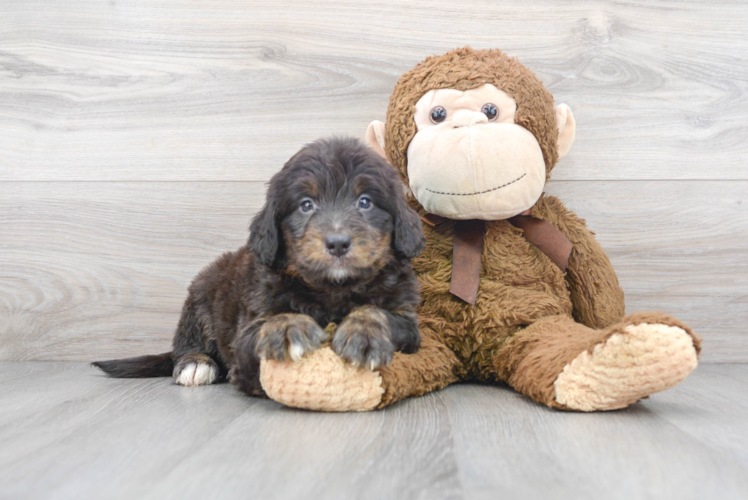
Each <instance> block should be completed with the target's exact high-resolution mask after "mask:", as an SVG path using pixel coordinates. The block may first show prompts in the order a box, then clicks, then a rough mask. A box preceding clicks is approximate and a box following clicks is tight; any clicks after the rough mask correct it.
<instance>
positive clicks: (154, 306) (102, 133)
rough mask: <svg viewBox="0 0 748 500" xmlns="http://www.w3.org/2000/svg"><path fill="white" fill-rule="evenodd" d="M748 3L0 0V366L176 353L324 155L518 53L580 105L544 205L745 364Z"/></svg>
mask: <svg viewBox="0 0 748 500" xmlns="http://www.w3.org/2000/svg"><path fill="white" fill-rule="evenodd" d="M747 19H748V4H746V3H745V2H730V1H720V2H701V3H696V2H670V1H664V0H663V1H654V2H649V1H643V0H639V1H634V2H626V3H621V2H612V1H610V2H605V1H594V2H554V1H551V0H531V1H519V0H507V1H503V2H485V1H481V0H467V1H464V2H459V3H455V2H451V1H447V0H436V1H433V2H426V1H424V0H417V1H413V2H399V1H397V0H386V1H381V2H376V3H371V2H369V3H366V2H348V1H343V0H320V1H317V2H308V1H307V0H293V1H285V2H271V1H269V0H262V1H257V0H211V1H207V0H178V1H166V0H148V1H145V0H116V1H111V2H105V1H100V0H83V1H80V2H76V5H75V8H70V7H69V6H68V5H65V4H61V3H59V2H54V1H51V0H29V1H24V2H12V1H2V0H0V131H1V132H0V359H5V360H28V359H57V360H69V359H73V360H83V359H86V360H91V359H96V358H102V357H115V356H124V355H130V354H138V353H144V352H158V351H163V350H166V349H168V347H169V344H170V339H171V336H172V332H173V329H174V326H175V325H176V321H177V317H178V314H179V310H180V308H181V303H182V301H183V299H184V297H185V294H186V288H187V285H188V284H189V282H190V280H191V279H192V277H193V276H194V275H195V274H196V273H197V272H198V271H199V269H201V268H202V267H203V266H204V265H205V264H207V263H208V262H210V261H211V260H212V259H214V258H215V257H216V256H218V255H219V254H220V253H221V252H223V251H226V250H232V249H234V248H236V247H238V246H239V245H241V244H242V243H243V242H244V241H245V238H246V227H247V223H248V222H249V219H250V217H251V216H252V215H253V214H254V213H255V212H256V211H257V210H258V209H259V207H260V205H261V204H262V201H263V197H264V189H265V188H264V183H265V182H267V180H268V179H269V178H270V176H271V175H272V174H273V173H274V172H276V171H277V170H278V169H279V168H280V166H281V165H282V164H283V163H284V162H285V161H286V160H287V159H288V158H289V157H290V156H291V154H293V153H294V152H295V151H296V150H298V148H299V147H300V146H301V145H302V144H304V143H305V142H308V141H311V140H313V139H315V138H317V137H319V136H323V135H330V134H350V135H355V136H362V135H363V132H364V130H365V128H366V125H367V124H368V123H369V122H370V121H371V120H373V119H384V113H385V109H386V107H387V101H388V97H389V94H390V92H391V90H392V87H393V85H394V83H395V81H396V80H397V78H398V76H399V75H400V74H401V73H402V72H403V71H406V70H408V69H409V68H411V67H412V66H413V65H414V64H416V63H417V62H418V61H420V60H421V59H423V58H424V57H426V56H427V55H430V54H434V53H441V52H444V51H446V50H448V49H451V48H454V47H458V46H461V45H466V44H470V45H473V46H475V47H479V48H482V47H499V48H501V49H503V50H505V51H507V52H508V53H510V54H511V55H515V56H517V57H519V58H520V59H521V60H522V61H523V62H524V63H526V64H527V65H528V66H530V67H531V68H532V69H534V70H535V71H536V72H537V73H538V75H539V76H540V77H541V79H542V80H543V81H544V82H545V83H546V84H547V85H548V87H549V88H550V89H551V91H552V92H553V93H554V95H555V96H556V99H557V100H558V101H559V102H566V103H567V104H569V105H570V106H571V107H572V109H573V110H574V113H575V117H576V121H577V126H578V133H577V140H576V143H575V145H574V148H573V149H572V151H571V153H570V154H569V155H568V156H567V157H566V158H564V159H563V160H562V162H561V163H560V164H559V165H558V167H557V168H556V169H555V170H554V173H553V178H554V181H553V182H552V183H551V185H550V186H549V187H548V190H549V191H550V192H552V193H555V194H558V195H559V196H560V197H561V198H562V200H563V201H564V202H566V203H567V204H568V205H569V206H570V207H571V208H572V209H575V210H577V211H578V213H579V214H580V215H581V216H582V217H584V218H586V219H587V220H588V221H589V223H590V226H591V227H592V228H593V229H594V230H596V231H597V232H598V233H599V239H600V241H601V242H602V243H603V245H604V247H605V248H606V249H607V251H608V252H609V253H610V255H611V258H612V260H613V263H614V265H615V266H616V269H617V270H618V273H619V276H620V278H621V282H622V285H623V287H624V289H625V291H626V294H627V303H628V310H629V312H633V311H637V310H649V309H655V310H658V309H659V310H663V311H666V312H670V313H673V314H675V315H676V316H678V317H679V318H681V319H683V320H684V321H686V322H688V323H689V324H691V325H692V326H693V327H694V328H695V329H696V330H697V332H699V333H700V334H702V335H703V336H704V337H705V340H706V342H705V350H704V357H703V359H704V360H705V361H716V362H746V361H748V336H747V335H746V332H745V325H746V324H748V299H746V297H748V269H747V268H746V265H747V264H746V262H748V248H747V245H748V213H747V212H746V208H745V207H746V204H747V203H748V173H747V172H748V169H746V167H745V166H746V164H748V140H746V138H747V137H748V135H747V133H748V132H747V129H746V125H745V116H746V115H748V94H747V92H746V90H747V88H748V23H746V20H747Z"/></svg>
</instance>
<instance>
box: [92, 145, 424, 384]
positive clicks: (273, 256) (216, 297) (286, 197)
mask: <svg viewBox="0 0 748 500" xmlns="http://www.w3.org/2000/svg"><path fill="white" fill-rule="evenodd" d="M423 245H424V238H423V233H422V231H421V222H420V219H419V217H418V215H417V214H416V213H415V212H414V211H413V210H411V209H410V208H408V206H407V204H406V200H405V195H404V193H403V187H402V183H401V181H400V179H399V177H398V174H397V173H396V171H395V169H394V168H392V167H391V166H390V165H389V164H388V163H387V162H386V161H385V160H383V159H381V158H380V157H379V156H378V155H377V154H376V153H374V152H373V151H371V150H370V149H369V148H368V147H367V146H365V145H363V144H362V143H360V142H359V141H356V140H354V139H330V140H318V141H316V142H313V143H311V144H309V145H307V146H305V147H304V148H303V149H302V150H301V151H299V152H298V153H297V154H296V155H295V156H294V157H293V158H291V159H290V160H289V161H288V163H286V165H285V166H284V167H283V169H282V170H281V171H280V172H279V173H278V174H276V175H275V176H274V177H273V178H272V179H271V181H270V187H269V189H268V194H267V201H266V203H265V206H264V207H263V209H262V210H261V211H260V213H258V214H257V216H256V217H255V218H254V220H253V221H252V224H251V226H250V236H249V242H248V244H247V246H246V247H243V248H241V249H239V250H237V251H236V252H232V253H227V254H224V255H223V256H221V257H220V258H219V259H218V260H216V261H215V262H213V263H212V264H211V265H209V266H208V267H207V268H205V269H204V270H203V271H202V272H200V274H199V275H198V276H197V277H196V278H195V280H194V281H193V282H192V285H191V286H190V288H189V295H188V297H187V301H186V302H185V304H184V308H183V310H182V316H181V319H180V321H179V325H178V326H177V331H176V334H175V336H174V343H173V350H172V352H168V353H164V354H159V355H152V356H141V357H136V358H127V359H120V360H113V361H99V362H96V363H94V365H95V366H97V367H99V368H101V369H102V370H103V371H104V372H106V373H108V374H109V375H111V376H113V377H158V376H168V375H173V377H174V380H175V381H176V382H177V383H179V384H182V385H203V384H210V383H212V382H214V381H218V380H221V379H224V378H226V377H227V376H228V378H229V379H230V380H231V382H232V383H233V384H234V385H236V386H237V387H238V388H239V389H241V390H242V391H244V392H246V393H248V394H251V395H256V396H260V395H263V394H264V393H263V391H262V388H261V387H260V380H259V367H260V359H261V358H268V359H276V360H287V359H292V360H296V359H299V358H300V357H301V356H303V355H304V354H306V353H308V352H311V351H313V350H315V349H317V348H318V347H319V346H320V345H321V344H323V343H324V342H326V341H327V340H331V343H332V348H333V350H334V351H335V352H337V353H338V354H339V355H340V356H341V357H342V358H344V359H346V360H347V361H349V362H351V363H353V364H354V365H357V366H363V367H366V368H369V369H374V368H376V367H378V366H383V365H387V364H389V362H390V361H391V360H392V355H393V353H394V351H403V352H406V353H413V352H415V351H417V350H418V347H419V342H420V340H419V339H420V338H419V335H418V317H417V315H416V313H415V307H416V306H417V305H418V302H419V294H418V281H417V279H416V277H415V275H414V274H413V269H412V267H411V262H410V259H411V258H412V257H415V256H416V255H418V254H419V253H420V252H421V250H422V249H423ZM329 323H335V324H337V325H338V328H337V329H336V331H335V334H334V336H333V338H332V339H328V338H327V334H326V333H325V330H324V328H325V327H326V326H327V325H328V324H329Z"/></svg>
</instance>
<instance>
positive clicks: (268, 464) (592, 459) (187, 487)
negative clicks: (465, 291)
mask: <svg viewBox="0 0 748 500" xmlns="http://www.w3.org/2000/svg"><path fill="white" fill-rule="evenodd" d="M747 377H748V366H747V365H726V364H722V365H705V366H702V367H700V368H698V369H697V370H696V371H695V372H694V373H693V374H692V375H691V376H690V377H689V378H688V379H687V380H686V381H685V382H684V383H682V384H681V385H679V386H678V387H676V388H674V389H671V390H669V391H665V392H663V393H660V394H655V395H654V396H652V397H651V398H650V399H648V400H645V401H643V402H641V403H638V404H635V405H633V406H632V407H630V408H629V409H627V410H623V411H617V412H608V413H596V414H580V413H567V412H560V411H554V410H549V409H548V408H544V407H541V406H538V405H536V404H535V403H532V402H531V401H529V400H527V399H526V398H523V397H521V396H519V395H518V394H517V393H515V392H513V391H511V390H509V389H508V388H504V387H490V386H478V385H469V384H465V385H456V386H451V387H449V388H447V389H445V390H443V391H440V392H436V393H432V394H429V395H427V396H424V397H421V398H415V399H410V400H406V401H404V402H402V403H399V404H397V405H394V406H391V407H389V408H386V409H384V410H381V411H376V412H370V413H361V414H323V413H314V412H306V411H298V410H293V409H289V408H285V407H282V406H280V405H279V404H277V403H275V402H273V401H269V400H261V399H253V398H248V397H246V396H243V395H241V394H239V393H238V392H237V391H236V390H234V388H233V387H231V386H230V385H228V384H221V385H214V386H208V387H191V388H186V387H180V386H176V385H174V384H173V383H172V382H171V380H170V379H167V378H162V379H140V380H137V379H130V380H122V379H110V378H106V377H104V376H103V375H102V374H100V373H98V372H97V371H95V370H93V369H92V368H90V367H88V366H87V365H85V364H82V363H53V362H46V363H41V362H24V363H12V362H1V363H0V392H1V393H2V394H3V404H2V405H0V492H1V493H0V496H2V497H4V498H123V499H124V498H148V499H149V498H201V499H213V498H236V497H241V498H263V499H268V500H272V499H276V498H277V499H296V498H299V499H302V498H303V499H318V498H325V499H350V498H360V499H385V498H386V499H397V498H407V499H413V498H417V499H435V500H439V499H462V498H464V499H483V498H486V499H488V498H525V499H528V500H533V499H540V498H559V499H567V498H568V499H598V498H611V499H627V500H632V499H633V500H636V499H649V498H684V499H692V498H694V499H695V498H720V499H725V500H732V499H742V498H745V497H746V495H748V480H746V477H747V474H746V473H747V472H748V456H746V454H745V449H746V446H745V444H746V443H748V421H746V419H745V418H744V416H745V412H746V410H747V409H748V399H747V398H746V395H745V394H746V391H745V389H746V382H745V381H746V379H747Z"/></svg>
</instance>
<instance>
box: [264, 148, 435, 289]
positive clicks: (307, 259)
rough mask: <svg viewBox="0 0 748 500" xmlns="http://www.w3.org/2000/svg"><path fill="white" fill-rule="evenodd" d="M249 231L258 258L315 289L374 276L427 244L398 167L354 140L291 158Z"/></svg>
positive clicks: (274, 178)
mask: <svg viewBox="0 0 748 500" xmlns="http://www.w3.org/2000/svg"><path fill="white" fill-rule="evenodd" d="M250 229H251V231H252V232H251V235H250V242H249V249H250V251H252V252H254V253H255V255H256V258H257V259H258V261H260V262H261V263H263V264H266V265H271V266H275V267H283V268H285V270H286V272H288V273H290V274H294V275H298V276H299V277H301V278H302V279H304V281H306V282H308V283H310V284H322V283H325V282H332V283H342V282H346V281H350V280H355V281H361V280H367V279H370V278H372V277H373V276H375V275H376V274H377V273H378V272H379V271H380V270H381V269H382V267H384V266H385V265H386V264H387V262H389V261H390V260H391V259H393V258H396V257H407V258H409V257H413V256H415V255H417V254H418V253H420V250H421V249H422V247H423V243H424V240H423V234H422V231H421V225H420V220H419V218H418V216H417V214H416V213H415V212H413V211H412V210H411V209H409V208H408V207H407V204H406V202H405V196H404V193H403V189H402V184H401V183H400V181H399V179H398V177H397V173H396V172H395V170H394V169H393V168H392V167H391V166H390V165H389V164H387V163H386V162H385V161H384V160H382V159H381V158H379V156H378V155H376V154H375V153H373V152H372V151H370V150H369V149H368V148H367V147H366V146H364V145H363V144H361V143H360V142H358V141H355V140H352V139H333V140H321V141H317V142H314V143H312V144H310V145H308V146H306V147H304V148H303V149H302V150H301V151H299V153H297V154H296V155H295V156H294V157H293V158H291V160H289V161H288V163H287V164H286V165H285V167H284V168H283V170H281V172H279V173H278V174H277V175H276V176H275V177H273V179H272V180H271V183H270V189H269V190H268V200H267V203H266V205H265V207H264V208H263V211H262V212H260V214H258V216H257V217H256V218H255V220H254V221H253V223H252V227H251V228H250ZM273 233H274V234H275V235H274V234H273ZM274 238H275V239H276V240H277V241H276V243H275V245H273V244H272V240H273V239H274Z"/></svg>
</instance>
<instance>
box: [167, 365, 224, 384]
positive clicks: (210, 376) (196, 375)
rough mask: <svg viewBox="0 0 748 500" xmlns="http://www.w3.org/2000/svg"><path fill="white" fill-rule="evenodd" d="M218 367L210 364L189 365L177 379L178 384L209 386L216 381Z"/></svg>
mask: <svg viewBox="0 0 748 500" xmlns="http://www.w3.org/2000/svg"><path fill="white" fill-rule="evenodd" d="M217 375H218V373H217V370H216V367H215V366H214V365H209V364H208V363H189V364H188V365H187V366H185V367H184V368H183V369H182V371H181V372H180V373H179V376H178V377H177V380H176V382H177V384H180V385H184V386H193V385H208V384H212V383H213V382H215V380H216V376H217Z"/></svg>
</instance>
